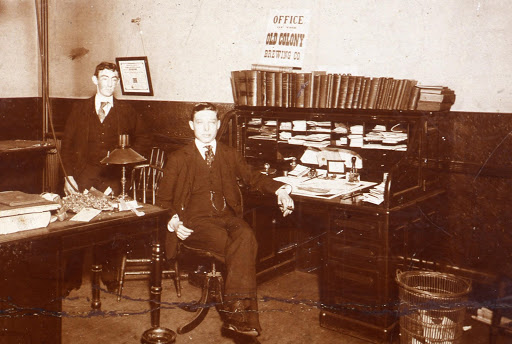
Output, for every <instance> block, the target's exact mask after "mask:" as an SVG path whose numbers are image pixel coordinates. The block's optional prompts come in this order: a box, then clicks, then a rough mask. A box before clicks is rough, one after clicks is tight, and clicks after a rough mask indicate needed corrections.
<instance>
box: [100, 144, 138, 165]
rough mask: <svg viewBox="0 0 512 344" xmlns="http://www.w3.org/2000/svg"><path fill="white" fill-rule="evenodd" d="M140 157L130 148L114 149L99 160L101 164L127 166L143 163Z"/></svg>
mask: <svg viewBox="0 0 512 344" xmlns="http://www.w3.org/2000/svg"><path fill="white" fill-rule="evenodd" d="M145 160H146V158H144V157H143V156H142V155H140V154H139V153H137V152H136V151H134V150H133V149H131V148H127V147H125V148H116V149H114V150H113V151H112V152H111V153H110V154H108V155H107V156H106V157H104V158H103V159H101V163H102V164H107V165H109V164H112V165H127V164H134V163H138V162H142V161H145Z"/></svg>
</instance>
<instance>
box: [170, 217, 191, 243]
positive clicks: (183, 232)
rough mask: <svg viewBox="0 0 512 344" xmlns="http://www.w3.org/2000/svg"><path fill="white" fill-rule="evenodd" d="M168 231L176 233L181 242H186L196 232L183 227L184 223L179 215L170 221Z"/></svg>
mask: <svg viewBox="0 0 512 344" xmlns="http://www.w3.org/2000/svg"><path fill="white" fill-rule="evenodd" d="M167 229H168V230H169V231H170V232H176V235H177V236H178V238H180V239H181V240H185V239H186V238H188V237H189V236H190V234H192V233H193V232H194V231H193V230H192V229H190V228H187V227H185V226H183V221H180V218H179V217H178V215H174V216H173V217H172V219H170V220H169V223H167Z"/></svg>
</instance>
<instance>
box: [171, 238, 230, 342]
mask: <svg viewBox="0 0 512 344" xmlns="http://www.w3.org/2000/svg"><path fill="white" fill-rule="evenodd" d="M182 255H193V256H195V257H199V258H201V259H204V260H206V261H207V265H208V267H209V269H208V271H207V272H206V273H205V276H204V278H202V285H201V298H200V299H199V301H194V302H191V303H188V305H186V306H183V307H181V308H182V309H184V310H186V311H189V312H195V314H194V316H193V317H192V319H191V320H189V321H188V322H187V323H186V324H184V325H182V326H180V327H179V328H178V330H177V331H176V332H177V333H178V334H184V333H187V332H190V331H192V330H193V329H195V328H196V327H197V326H198V325H199V324H200V323H201V322H202V321H203V320H204V318H205V317H206V315H207V314H208V311H209V310H210V308H211V307H216V308H217V309H219V307H221V306H222V305H223V303H224V300H223V295H224V280H223V278H222V274H221V273H220V271H219V270H218V268H217V264H216V263H217V259H216V258H215V257H214V255H213V254H212V253H211V252H209V251H207V250H203V249H198V248H194V247H190V246H187V245H185V244H184V243H183V242H181V241H180V242H179V243H178V256H182Z"/></svg>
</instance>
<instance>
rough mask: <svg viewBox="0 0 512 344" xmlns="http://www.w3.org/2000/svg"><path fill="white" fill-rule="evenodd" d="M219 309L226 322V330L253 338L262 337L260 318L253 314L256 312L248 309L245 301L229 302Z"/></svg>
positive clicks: (224, 326)
mask: <svg viewBox="0 0 512 344" xmlns="http://www.w3.org/2000/svg"><path fill="white" fill-rule="evenodd" d="M249 303H250V302H249ZM217 309H218V310H219V313H220V314H221V317H222V319H223V320H224V325H223V326H222V327H223V328H224V329H226V330H230V331H234V332H236V333H239V334H242V335H246V336H251V337H257V336H259V335H260V332H259V321H258V318H257V316H256V317H255V316H254V314H251V312H255V311H254V310H250V309H248V307H247V306H246V305H244V302H243V301H241V300H237V301H235V302H227V303H225V304H222V305H219V306H218V308H217ZM256 314H257V313H256ZM256 325H258V326H256Z"/></svg>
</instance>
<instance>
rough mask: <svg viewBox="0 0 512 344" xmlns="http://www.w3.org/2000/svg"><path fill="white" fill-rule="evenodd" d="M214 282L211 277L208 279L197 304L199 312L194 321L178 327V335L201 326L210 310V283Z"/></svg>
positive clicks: (197, 311)
mask: <svg viewBox="0 0 512 344" xmlns="http://www.w3.org/2000/svg"><path fill="white" fill-rule="evenodd" d="M211 281H212V279H211V277H210V276H207V277H206V280H205V283H204V287H203V290H202V294H201V299H200V300H199V302H198V303H197V304H196V307H197V310H196V313H195V314H194V317H193V318H192V320H190V321H189V322H188V323H186V324H185V325H183V326H180V327H178V330H177V331H176V332H177V333H178V334H184V333H187V332H190V331H192V330H193V329H195V328H196V327H197V325H199V324H200V323H201V322H202V321H203V320H204V318H205V317H206V315H207V314H208V311H209V310H210V305H208V303H209V299H210V282H211Z"/></svg>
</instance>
